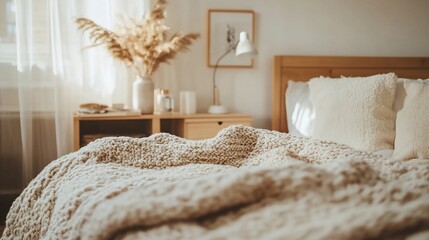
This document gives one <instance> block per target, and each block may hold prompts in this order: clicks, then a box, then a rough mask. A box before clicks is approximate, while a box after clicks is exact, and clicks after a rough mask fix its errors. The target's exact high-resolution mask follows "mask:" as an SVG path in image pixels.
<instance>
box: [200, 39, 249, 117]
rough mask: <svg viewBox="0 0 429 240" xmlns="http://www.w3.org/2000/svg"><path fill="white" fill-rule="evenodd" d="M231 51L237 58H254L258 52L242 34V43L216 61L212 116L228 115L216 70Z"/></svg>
mask: <svg viewBox="0 0 429 240" xmlns="http://www.w3.org/2000/svg"><path fill="white" fill-rule="evenodd" d="M231 51H234V52H235V56H253V55H255V54H256V50H255V48H254V47H253V44H252V43H251V42H250V40H249V36H248V35H247V33H246V32H241V33H240V41H239V42H238V43H237V44H235V45H234V47H231V48H229V49H228V50H227V51H226V52H225V53H224V54H223V55H222V56H220V57H219V59H218V60H217V61H216V65H215V67H214V70H213V104H212V105H211V106H210V107H209V110H208V112H209V113H212V114H222V113H227V112H228V109H227V108H226V107H225V106H222V105H221V104H220V97H219V88H218V87H217V86H216V70H217V68H218V66H219V62H220V60H222V59H223V58H224V57H225V56H226V55H228V53H230V52H231Z"/></svg>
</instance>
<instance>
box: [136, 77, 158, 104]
mask: <svg viewBox="0 0 429 240" xmlns="http://www.w3.org/2000/svg"><path fill="white" fill-rule="evenodd" d="M153 90H154V84H153V81H152V78H151V77H139V76H137V78H136V80H134V82H133V110H134V111H140V112H141V113H153Z"/></svg>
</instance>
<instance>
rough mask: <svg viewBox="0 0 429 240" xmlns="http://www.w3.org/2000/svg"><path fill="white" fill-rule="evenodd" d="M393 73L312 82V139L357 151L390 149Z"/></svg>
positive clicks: (392, 139) (393, 133) (392, 131)
mask: <svg viewBox="0 0 429 240" xmlns="http://www.w3.org/2000/svg"><path fill="white" fill-rule="evenodd" d="M396 81H397V77H396V75H395V74H394V73H389V74H379V75H374V76H370V77H354V78H346V77H342V78H337V79H335V78H324V77H319V78H313V79H312V80H310V82H309V87H310V100H311V102H312V104H313V108H314V111H315V119H314V124H313V136H314V137H316V138H319V139H324V140H330V141H335V142H339V143H343V144H346V145H348V146H350V147H353V148H356V149H360V150H380V149H391V148H393V142H394V138H395V129H394V128H395V113H394V111H393V99H394V96H395V90H396Z"/></svg>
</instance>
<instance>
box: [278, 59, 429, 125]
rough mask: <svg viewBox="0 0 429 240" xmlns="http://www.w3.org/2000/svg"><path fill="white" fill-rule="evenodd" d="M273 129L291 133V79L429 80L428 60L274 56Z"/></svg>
mask: <svg viewBox="0 0 429 240" xmlns="http://www.w3.org/2000/svg"><path fill="white" fill-rule="evenodd" d="M273 63H274V64H273V91H272V101H273V102H272V111H273V112H272V129H273V130H276V131H280V132H288V127H287V120H286V106H285V92H286V89H287V84H288V81H289V80H294V81H301V82H307V81H309V80H310V79H311V78H313V77H319V76H326V77H340V76H348V77H353V76H355V77H356V76H370V75H374V74H378V73H389V72H394V73H396V74H397V75H398V77H402V78H410V79H419V78H422V79H425V78H429V57H331V56H329V57H328V56H323V57H322V56H275V57H274V62H273Z"/></svg>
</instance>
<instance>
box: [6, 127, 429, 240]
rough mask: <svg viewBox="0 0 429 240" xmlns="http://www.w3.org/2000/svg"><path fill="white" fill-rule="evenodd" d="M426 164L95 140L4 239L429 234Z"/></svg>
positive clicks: (341, 154) (287, 142) (303, 144)
mask: <svg viewBox="0 0 429 240" xmlns="http://www.w3.org/2000/svg"><path fill="white" fill-rule="evenodd" d="M428 162H429V161H427V160H423V161H411V162H395V161H393V160H388V159H384V158H382V157H381V156H376V155H371V154H369V153H367V152H359V151H354V150H352V149H350V148H348V147H346V146H344V145H338V144H335V143H332V142H325V141H317V140H312V139H306V138H298V137H293V136H291V135H288V134H282V133H277V132H272V131H268V130H261V129H254V128H250V127H239V126H234V127H230V128H227V129H224V130H223V131H221V132H220V133H219V134H218V135H217V137H215V138H213V139H208V140H203V141H189V140H185V139H181V138H178V137H175V136H172V135H169V134H156V135H153V136H151V137H148V138H142V139H133V138H127V137H117V138H104V139H101V140H97V141H95V142H93V143H91V144H90V145H88V146H87V147H84V148H82V149H81V150H79V151H77V152H74V153H72V154H69V155H66V156H64V157H61V158H59V159H58V160H56V161H53V162H52V163H51V164H49V165H48V166H47V167H46V168H45V169H44V170H43V171H42V172H41V173H40V174H39V175H38V176H37V177H36V178H35V179H34V180H33V181H32V182H31V183H30V184H29V186H28V187H27V188H26V189H25V190H24V192H23V193H22V194H21V196H19V197H18V199H16V201H15V202H14V203H13V205H12V207H11V209H10V212H9V214H8V217H7V222H6V229H5V232H4V233H3V237H2V239H39V238H41V239H225V238H232V239H262V238H263V239H362V238H376V239H379V238H391V237H397V236H399V237H404V236H408V235H410V234H412V233H415V232H416V231H421V230H425V229H428V227H429V163H428Z"/></svg>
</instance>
